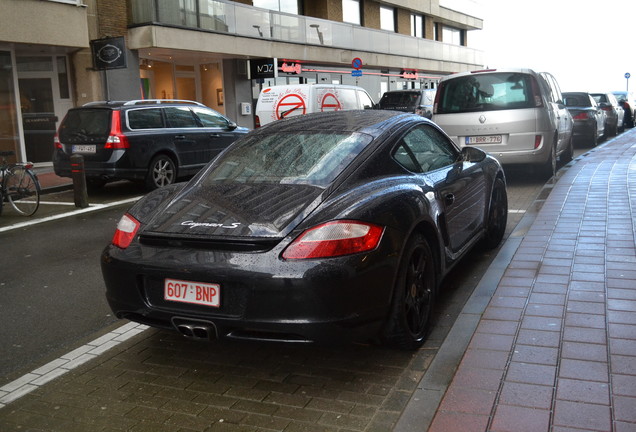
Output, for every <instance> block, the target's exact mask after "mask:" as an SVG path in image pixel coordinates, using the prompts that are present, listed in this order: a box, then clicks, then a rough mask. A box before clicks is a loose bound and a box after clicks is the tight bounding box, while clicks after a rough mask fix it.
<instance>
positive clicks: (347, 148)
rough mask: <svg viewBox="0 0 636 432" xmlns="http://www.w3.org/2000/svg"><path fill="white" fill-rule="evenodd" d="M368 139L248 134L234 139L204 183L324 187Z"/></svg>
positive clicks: (312, 134) (355, 135)
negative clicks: (282, 184) (291, 184)
mask: <svg viewBox="0 0 636 432" xmlns="http://www.w3.org/2000/svg"><path fill="white" fill-rule="evenodd" d="M370 142H371V137H370V136H368V135H365V134H361V133H330V132H324V133H323V132H320V133H315V132H296V133H273V134H269V135H262V134H258V135H251V136H247V137H245V138H243V139H241V140H239V141H237V142H235V143H234V144H233V145H232V146H231V147H230V148H228V150H227V151H226V152H225V153H223V154H222V155H221V156H220V157H219V158H217V159H216V160H215V161H214V163H213V164H212V165H211V166H210V168H209V169H208V171H207V172H206V173H205V176H204V179H203V183H204V184H206V185H213V184H215V183H235V182H239V183H301V184H311V185H315V186H327V185H328V184H330V183H331V182H333V180H334V179H335V178H336V177H337V176H338V174H340V173H341V172H342V171H343V170H344V169H345V168H346V167H347V165H349V163H350V162H351V161H352V160H353V159H354V158H355V157H356V156H357V155H358V154H360V152H361V151H362V150H363V149H364V148H365V147H366V146H367V145H368V144H369V143H370Z"/></svg>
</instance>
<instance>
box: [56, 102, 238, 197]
mask: <svg viewBox="0 0 636 432" xmlns="http://www.w3.org/2000/svg"><path fill="white" fill-rule="evenodd" d="M247 132H248V129H246V128H241V127H238V126H237V125H236V123H234V122H233V121H231V120H229V119H227V118H225V117H224V116H222V115H221V114H219V113H218V112H216V111H214V110H212V109H210V108H208V107H206V106H204V105H202V104H200V103H198V102H192V101H174V100H161V99H153V100H137V101H127V102H122V101H118V102H112V101H109V102H92V103H88V104H86V105H84V106H82V107H78V108H72V109H70V110H69V111H68V113H67V114H66V116H65V117H64V119H63V120H62V122H61V124H60V127H59V129H58V133H57V134H56V136H55V139H54V141H55V151H54V154H53V167H54V169H55V173H56V174H57V175H59V176H62V177H71V161H70V158H71V155H72V154H74V153H77V154H81V155H82V156H83V157H84V170H85V173H86V180H87V183H88V185H89V186H93V187H99V186H102V185H103V184H104V183H106V182H108V181H112V180H120V179H127V180H142V181H144V182H145V185H146V187H147V188H148V189H149V190H152V189H155V188H158V187H161V186H166V185H168V184H171V183H174V182H176V181H177V179H179V178H183V177H187V176H192V175H194V174H196V173H197V172H198V171H199V170H200V169H201V168H203V167H204V166H205V164H206V163H208V162H209V161H210V160H211V159H213V158H214V157H215V156H216V155H217V154H218V153H219V152H221V151H222V150H224V149H225V148H226V147H227V146H228V145H229V144H231V143H232V142H233V141H234V140H236V139H237V138H238V137H240V136H242V135H244V134H245V133H247Z"/></svg>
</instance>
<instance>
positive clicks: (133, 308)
mask: <svg viewBox="0 0 636 432" xmlns="http://www.w3.org/2000/svg"><path fill="white" fill-rule="evenodd" d="M129 249H130V250H125V251H124V250H120V249H118V248H116V247H114V246H109V247H107V248H106V249H105V250H104V252H103V254H102V259H101V266H102V275H103V277H104V282H105V285H106V299H107V301H108V303H109V305H110V307H111V309H112V310H113V312H114V314H115V315H116V316H117V317H118V318H123V319H129V320H131V321H135V322H139V323H142V324H146V325H150V326H153V327H159V328H165V329H175V328H177V327H178V326H177V325H175V320H178V321H179V322H181V323H184V322H185V323H186V324H188V323H189V322H193V323H198V322H205V323H210V324H211V325H209V327H212V328H214V333H215V335H216V336H218V337H230V338H241V339H254V340H272V341H286V342H290V341H292V342H327V343H333V342H350V341H360V342H365V341H369V340H371V339H374V338H375V337H377V336H379V332H380V330H381V328H382V326H383V325H384V323H385V320H386V317H387V315H388V313H389V307H390V304H391V296H392V287H393V278H394V274H393V273H394V272H393V267H394V266H395V265H396V263H395V262H394V261H393V260H394V258H390V257H386V256H385V255H384V254H383V255H382V257H381V259H380V262H377V263H376V264H375V265H368V263H367V262H366V260H363V259H361V257H359V256H358V257H357V256H351V257H343V258H334V259H330V260H328V262H314V261H312V260H306V261H303V260H299V261H298V262H294V263H281V262H279V260H278V258H276V257H277V255H278V252H274V251H272V252H274V253H269V252H268V253H265V254H263V255H262V256H259V255H260V254H246V253H238V252H226V253H224V254H219V253H218V252H213V251H210V252H207V251H194V250H190V251H187V250H182V251H180V252H181V253H180V254H179V255H180V258H179V262H174V259H172V258H170V256H171V255H172V254H173V253H175V252H174V251H167V252H165V251H161V250H160V249H154V248H151V249H153V250H152V253H151V255H152V259H151V260H150V261H148V260H147V259H145V258H143V256H145V255H146V254H147V253H149V252H150V251H151V249H148V250H145V249H146V248H143V247H142V248H141V249H139V250H137V251H135V249H137V247H136V246H134V245H133V246H131V247H130V248H129ZM142 250H143V251H142ZM140 252H141V255H139V253H140ZM367 258H370V257H369V256H367ZM215 260H217V261H218V262H215ZM370 260H371V261H372V260H373V259H370ZM234 262H250V266H249V267H247V266H245V267H244V266H236V265H233V264H232V263H234ZM186 263H187V264H186ZM276 268H278V271H280V274H282V275H284V277H279V276H278V275H279V273H277V272H276ZM275 275H276V276H275ZM166 278H170V279H177V280H190V281H199V282H207V283H215V284H218V285H219V290H220V299H221V300H220V307H218V308H215V307H210V306H200V305H192V304H186V303H178V302H174V301H168V300H166V299H165V296H164V281H165V279H166Z"/></svg>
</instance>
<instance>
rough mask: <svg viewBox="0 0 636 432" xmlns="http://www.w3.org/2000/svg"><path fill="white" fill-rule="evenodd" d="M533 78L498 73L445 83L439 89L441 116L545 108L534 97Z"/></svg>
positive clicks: (438, 105) (516, 74)
mask: <svg viewBox="0 0 636 432" xmlns="http://www.w3.org/2000/svg"><path fill="white" fill-rule="evenodd" d="M533 83H534V84H536V81H534V80H533V78H532V76H531V75H528V74H525V73H514V72H498V73H487V74H474V75H466V76H461V77H457V78H453V79H449V80H448V81H443V82H442V83H441V85H440V87H439V88H438V89H437V92H438V93H439V100H438V101H437V110H436V112H437V114H451V113H461V112H473V111H484V110H507V109H519V108H533V107H535V106H540V105H541V100H540V98H539V97H538V96H537V97H536V98H535V96H534V93H535V91H534V86H533Z"/></svg>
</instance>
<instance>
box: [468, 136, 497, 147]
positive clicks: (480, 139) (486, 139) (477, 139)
mask: <svg viewBox="0 0 636 432" xmlns="http://www.w3.org/2000/svg"><path fill="white" fill-rule="evenodd" d="M501 142H502V139H501V135H480V136H469V137H466V145H475V144H501Z"/></svg>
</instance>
